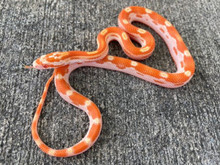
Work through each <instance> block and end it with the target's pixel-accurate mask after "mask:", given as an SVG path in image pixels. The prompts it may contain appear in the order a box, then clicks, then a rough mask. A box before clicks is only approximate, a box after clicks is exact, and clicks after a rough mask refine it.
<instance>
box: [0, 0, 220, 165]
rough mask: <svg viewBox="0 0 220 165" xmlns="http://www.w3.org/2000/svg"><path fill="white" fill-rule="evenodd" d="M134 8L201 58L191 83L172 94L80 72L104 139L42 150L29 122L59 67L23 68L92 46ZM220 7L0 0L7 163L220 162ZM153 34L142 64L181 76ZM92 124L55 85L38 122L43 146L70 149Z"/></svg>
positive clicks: (0, 117) (152, 1) (131, 80)
mask: <svg viewBox="0 0 220 165" xmlns="http://www.w3.org/2000/svg"><path fill="white" fill-rule="evenodd" d="M131 5H138V6H143V7H147V8H150V9H152V10H154V11H156V12H158V13H160V14H161V15H163V16H164V17H166V18H167V19H168V20H169V21H170V22H172V23H173V25H175V27H176V28H177V29H178V31H179V33H180V34H181V35H182V37H183V39H184V41H185V43H186V45H187V46H188V48H189V50H190V52H191V54H192V56H193V57H194V59H195V63H196V72H195V75H194V77H193V79H192V80H191V81H190V82H189V83H188V84H187V85H185V86H184V87H181V88H178V89H166V88H162V87H159V86H156V85H153V84H150V83H148V82H145V81H143V80H140V79H138V78H135V77H133V76H130V75H126V74H123V73H119V72H114V71H109V70H104V69H98V68H89V67H86V68H80V69H78V70H77V71H75V72H73V73H72V74H71V79H70V82H71V85H72V86H73V87H74V88H75V89H76V90H77V91H79V92H80V93H82V94H84V95H85V96H87V97H89V98H90V99H92V100H93V101H94V102H95V103H96V104H97V106H98V107H99V108H100V111H101V113H102V115H103V129H102V132H101V135H100V137H99V139H98V141H97V142H96V143H95V145H94V146H93V147H92V148H91V149H90V150H88V151H87V152H85V153H83V154H81V155H79V156H76V157H71V158H54V157H50V156H48V155H46V154H44V153H42V152H41V151H40V150H39V148H38V147H37V146H36V145H35V143H34V141H33V140H32V137H31V130H30V126H31V122H32V119H33V115H34V112H35V109H36V107H37V104H38V102H39V100H40V96H41V93H42V91H43V88H44V84H45V83H46V81H47V79H48V78H49V76H50V75H51V74H52V70H45V71H37V70H27V69H23V68H22V67H23V64H26V65H30V64H31V63H32V62H33V60H34V59H36V58H38V57H39V56H40V55H42V54H45V53H49V52H54V51H65V50H84V51H92V50H95V49H96V46H97V45H96V36H97V34H98V33H99V32H100V31H101V30H102V29H104V28H106V27H109V26H117V17H118V14H119V13H120V11H121V10H122V9H123V8H125V7H127V6H131ZM219 7H220V2H219V1H216V0H209V1H208V0H195V1H192V0H185V1H176V0H169V1H168V0H166V1H159V0H148V1H136V0H127V1H126V0H121V1H118V0H109V1H104V0H101V1H97V0H84V1H72V2H71V1H61V0H46V1H43V0H42V1H26V0H7V1H6V0H1V1H0V40H1V42H0V59H1V60H0V71H1V74H0V79H1V81H0V91H1V94H0V100H1V102H0V123H1V124H0V144H1V147H0V164H75V165H76V164H78V165H80V164H92V165H93V164H112V165H113V164H166V165H167V164H205V165H206V164H207V165H208V164H209V165H217V164H219V163H220V144H219V143H220V141H219V140H220V127H219V125H220V119H219V109H220V108H219V105H220V104H219V100H220V99H219V89H220V85H219V84H220V83H219V79H220V76H219V73H220V67H219V61H220V59H219V58H220V55H219V52H220V49H219V48H220V34H219V33H220V31H219V27H220V19H219V18H220V8H219ZM136 25H138V26H141V27H143V28H145V29H149V28H147V27H145V26H142V25H139V24H136ZM149 30H150V31H151V32H152V33H153V35H154V36H155V39H156V44H157V45H156V49H155V52H154V53H153V55H152V57H150V58H149V59H148V60H145V61H144V62H143V63H145V64H147V65H150V66H153V67H156V68H158V69H162V70H165V71H175V66H174V64H173V62H172V60H171V58H170V55H169V52H168V50H167V47H166V45H165V44H164V42H163V41H162V40H161V38H160V37H159V36H158V35H157V34H155V33H154V32H153V31H152V30H151V29H149ZM110 47H111V48H110V54H112V55H117V56H121V57H125V54H124V53H123V51H122V50H121V48H120V46H119V44H118V43H116V42H112V43H111V44H110ZM87 128H88V118H87V116H86V114H85V113H84V112H82V111H79V110H78V109H77V108H75V107H73V106H71V105H69V104H68V103H66V102H65V101H64V100H62V98H60V96H59V95H58V93H57V92H56V91H55V87H54V85H52V86H51V87H50V89H49V94H48V97H47V99H46V103H45V106H44V108H43V112H42V115H41V118H40V122H39V134H40V136H41V138H42V139H43V140H44V141H45V143H46V144H48V145H49V146H51V147H53V148H57V149H60V148H63V147H68V146H71V145H73V144H74V143H76V142H77V141H78V140H80V139H81V138H82V137H83V136H84V135H85V133H86V131H87Z"/></svg>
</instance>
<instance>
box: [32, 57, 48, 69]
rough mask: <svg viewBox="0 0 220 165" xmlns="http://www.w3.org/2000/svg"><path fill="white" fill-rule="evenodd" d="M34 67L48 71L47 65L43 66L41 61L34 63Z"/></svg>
mask: <svg viewBox="0 0 220 165" xmlns="http://www.w3.org/2000/svg"><path fill="white" fill-rule="evenodd" d="M33 67H34V68H35V69H47V68H48V67H47V65H45V64H43V63H42V62H41V61H40V60H39V59H37V60H35V61H34V62H33Z"/></svg>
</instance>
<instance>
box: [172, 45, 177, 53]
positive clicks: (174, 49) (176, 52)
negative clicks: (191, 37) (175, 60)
mask: <svg viewBox="0 0 220 165" xmlns="http://www.w3.org/2000/svg"><path fill="white" fill-rule="evenodd" d="M173 50H174V52H175V54H176V55H177V50H176V48H175V47H173Z"/></svg>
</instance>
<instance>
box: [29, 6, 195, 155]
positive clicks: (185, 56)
mask: <svg viewBox="0 0 220 165" xmlns="http://www.w3.org/2000/svg"><path fill="white" fill-rule="evenodd" d="M133 21H138V22H141V23H143V24H145V25H147V26H149V27H151V28H152V29H153V30H154V31H156V32H157V33H158V34H159V35H160V36H161V37H162V39H163V40H164V41H165V43H166V44H167V47H168V48H169V51H170V54H171V56H172V58H173V61H174V62H175V65H176V68H177V71H176V72H175V73H168V72H164V71H160V70H157V69H155V68H152V67H149V66H147V65H144V64H142V63H139V62H137V61H133V60H130V59H125V58H121V57H116V56H110V55H107V54H108V49H109V48H108V43H109V42H110V41H112V40H117V41H118V42H119V43H120V45H121V47H122V49H123V51H124V52H125V53H126V54H127V55H128V56H129V57H130V58H132V59H134V60H143V59H145V58H147V57H149V56H150V55H151V54H152V52H153V51H154V48H155V40H154V38H153V36H152V35H151V34H150V33H149V32H148V31H146V30H144V29H141V28H138V27H135V26H134V25H132V24H131V22H133ZM118 24H119V27H108V28H106V29H104V30H102V31H101V32H100V33H99V34H98V36H97V44H98V48H97V50H96V51H93V52H85V51H67V52H54V53H50V54H47V55H43V56H41V57H40V58H38V59H37V60H35V61H34V62H33V66H26V67H27V68H36V69H50V68H52V69H54V72H53V75H52V76H51V77H50V78H49V80H48V81H47V83H46V85H45V88H44V91H43V94H42V97H41V100H40V103H39V105H38V107H37V110H36V113H35V115H34V119H33V122H32V127H31V130H32V136H33V139H34V141H35V142H36V144H37V146H38V147H39V148H40V149H41V150H42V151H43V152H45V153H47V154H49V155H51V156H56V157H69V156H74V155H78V154H80V153H82V152H84V151H86V150H87V149H89V148H90V147H91V146H92V145H93V144H94V143H95V141H96V140H97V138H98V137H99V134H100V132H101V127H102V119H101V113H100V111H99V109H98V107H97V106H96V105H95V104H94V103H93V102H92V101H91V100H89V99H88V98H86V97H84V96H83V95H81V94H79V93H78V92H77V91H75V90H74V89H73V88H72V87H71V86H70V84H69V75H70V73H71V72H72V71H73V70H75V69H77V68H79V67H84V66H92V67H100V68H105V69H110V70H116V71H120V72H124V73H128V74H130V75H134V76H136V77H139V78H141V79H144V80H146V81H149V82H151V83H154V84H157V85H159V86H163V87H167V88H177V87H180V86H183V85H184V84H186V83H187V82H188V81H189V80H190V79H191V78H192V76H193V74H194V71H195V64H194V60H193V58H192V56H191V54H190V53H189V51H188V49H187V47H186V46H185V44H184V42H183V40H182V38H181V36H180V35H179V33H178V31H177V30H176V29H175V27H174V26H173V25H172V24H171V23H170V22H169V21H167V20H166V19H165V18H163V17H162V16H161V15H159V14H157V13H156V12H154V11H152V10H150V9H146V8H143V7H138V6H131V7H127V8H125V9H124V10H122V11H121V13H120V14H119V17H118ZM131 39H133V40H135V41H137V42H138V43H140V45H141V47H135V46H134V45H133V43H132V42H131ZM53 79H54V80H55V86H56V89H57V91H58V93H59V94H60V96H61V97H62V98H63V99H64V100H66V101H67V102H69V103H71V104H72V105H74V106H76V107H78V108H79V109H82V110H84V111H85V112H86V113H87V115H88V116H89V121H90V126H89V129H88V132H87V134H86V135H85V137H84V138H83V139H82V140H81V141H80V142H78V143H77V144H75V145H73V146H72V147H69V148H65V149H60V150H56V149H52V148H50V147H48V146H47V145H46V144H45V143H44V142H43V141H42V140H41V139H40V137H39V135H38V131H37V124H38V120H39V117H40V113H41V109H42V107H43V104H44V101H45V98H46V95H47V91H48V87H49V85H50V83H51V81H52V80H53Z"/></svg>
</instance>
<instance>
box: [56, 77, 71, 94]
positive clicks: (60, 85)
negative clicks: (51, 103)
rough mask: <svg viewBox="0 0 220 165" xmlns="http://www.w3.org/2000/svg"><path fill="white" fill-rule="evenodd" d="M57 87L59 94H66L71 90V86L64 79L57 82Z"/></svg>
mask: <svg viewBox="0 0 220 165" xmlns="http://www.w3.org/2000/svg"><path fill="white" fill-rule="evenodd" d="M56 87H57V90H58V91H59V92H61V93H62V94H64V95H65V94H66V91H68V90H71V87H70V85H69V84H68V83H67V82H66V81H65V80H64V79H57V80H56Z"/></svg>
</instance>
